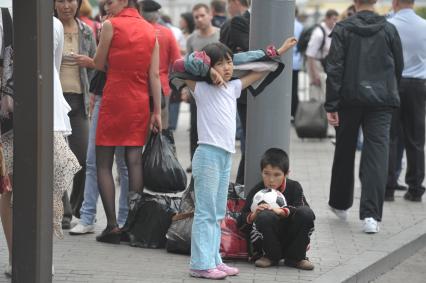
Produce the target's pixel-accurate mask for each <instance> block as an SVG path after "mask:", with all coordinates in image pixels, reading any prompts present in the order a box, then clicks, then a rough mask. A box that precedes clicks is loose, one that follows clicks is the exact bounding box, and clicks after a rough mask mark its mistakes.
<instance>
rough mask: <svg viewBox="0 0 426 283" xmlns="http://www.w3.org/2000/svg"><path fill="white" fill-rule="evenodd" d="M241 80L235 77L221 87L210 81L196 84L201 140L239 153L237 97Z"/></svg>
mask: <svg viewBox="0 0 426 283" xmlns="http://www.w3.org/2000/svg"><path fill="white" fill-rule="evenodd" d="M241 87H242V85H241V80H232V81H229V82H228V83H227V86H226V88H225V87H224V86H222V87H218V86H215V85H211V84H208V83H206V82H197V83H196V84H195V90H194V94H193V96H194V98H195V102H196V104H197V130H198V144H208V145H213V146H216V147H219V148H222V149H224V150H226V151H228V152H230V153H235V131H236V115H237V98H239V97H240V95H241Z"/></svg>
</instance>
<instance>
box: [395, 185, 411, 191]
mask: <svg viewBox="0 0 426 283" xmlns="http://www.w3.org/2000/svg"><path fill="white" fill-rule="evenodd" d="M395 190H397V191H406V190H408V188H407V187H406V186H404V185H400V184H398V185H397V186H396V188H395Z"/></svg>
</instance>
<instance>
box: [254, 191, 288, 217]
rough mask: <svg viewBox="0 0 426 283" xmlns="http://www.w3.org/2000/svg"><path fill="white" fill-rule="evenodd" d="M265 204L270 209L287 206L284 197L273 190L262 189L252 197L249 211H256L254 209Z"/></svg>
mask: <svg viewBox="0 0 426 283" xmlns="http://www.w3.org/2000/svg"><path fill="white" fill-rule="evenodd" d="M262 203H267V204H269V205H270V206H271V208H281V207H285V206H287V201H286V200H285V197H284V195H283V194H282V193H281V192H280V191H278V190H274V189H269V188H266V189H263V190H260V191H258V192H257V193H256V194H255V195H254V197H253V203H252V204H251V207H250V209H251V211H252V212H254V211H256V208H257V207H258V206H259V205H260V204H262Z"/></svg>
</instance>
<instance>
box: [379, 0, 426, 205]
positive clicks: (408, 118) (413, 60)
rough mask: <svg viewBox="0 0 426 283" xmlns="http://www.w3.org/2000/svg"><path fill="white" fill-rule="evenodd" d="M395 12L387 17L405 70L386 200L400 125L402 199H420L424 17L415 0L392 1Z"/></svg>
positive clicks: (425, 97) (425, 96) (425, 98)
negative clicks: (404, 186)
mask: <svg viewBox="0 0 426 283" xmlns="http://www.w3.org/2000/svg"><path fill="white" fill-rule="evenodd" d="M392 7H393V10H394V12H395V14H394V16H393V17H392V18H391V19H390V20H389V22H390V23H392V24H393V25H394V26H395V27H396V29H397V30H398V33H399V36H400V38H401V43H402V51H403V53H404V70H403V72H402V79H401V81H400V83H399V96H400V99H401V107H400V108H399V109H398V110H396V111H395V112H394V119H393V124H392V130H391V142H390V152H389V176H388V183H387V186H386V195H385V197H386V200H388V201H392V200H394V190H395V188H396V187H397V179H398V174H397V172H396V171H397V170H396V168H395V167H396V159H397V157H396V154H397V149H396V141H397V139H398V131H397V130H396V129H398V126H399V125H398V124H400V125H401V128H402V134H403V137H402V139H403V141H404V143H405V149H406V155H407V172H406V174H405V182H406V183H407V185H408V191H407V193H406V194H405V195H404V199H406V200H408V201H415V202H420V201H421V200H422V195H423V194H424V192H425V188H424V186H423V181H424V178H425V152H424V148H425V107H426V33H425V31H426V20H424V19H422V18H421V17H420V16H418V15H416V13H415V12H414V10H413V7H414V0H393V1H392Z"/></svg>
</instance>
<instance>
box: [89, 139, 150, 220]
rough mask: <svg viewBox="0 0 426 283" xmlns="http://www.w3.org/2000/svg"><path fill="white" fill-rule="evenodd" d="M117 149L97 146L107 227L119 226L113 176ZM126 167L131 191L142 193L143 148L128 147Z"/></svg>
mask: <svg viewBox="0 0 426 283" xmlns="http://www.w3.org/2000/svg"><path fill="white" fill-rule="evenodd" d="M114 152H115V147H113V146H96V167H97V174H98V184H99V194H100V195H101V199H102V204H103V205H104V209H105V215H106V217H107V225H108V226H109V227H116V226H117V219H116V215H115V186H114V178H113V176H112V164H113V161H114ZM125 157H126V165H127V170H128V172H129V191H130V192H136V193H142V191H143V177H142V147H136V146H132V147H126V150H125Z"/></svg>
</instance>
